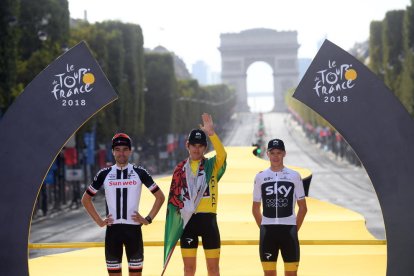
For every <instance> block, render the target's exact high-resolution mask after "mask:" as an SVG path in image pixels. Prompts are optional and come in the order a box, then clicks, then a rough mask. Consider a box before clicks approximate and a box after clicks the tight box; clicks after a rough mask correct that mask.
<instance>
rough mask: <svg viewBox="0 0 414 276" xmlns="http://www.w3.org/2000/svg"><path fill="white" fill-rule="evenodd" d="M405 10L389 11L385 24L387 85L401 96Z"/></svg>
mask: <svg viewBox="0 0 414 276" xmlns="http://www.w3.org/2000/svg"><path fill="white" fill-rule="evenodd" d="M404 12H405V11H403V10H398V11H389V12H387V13H386V15H385V19H384V22H383V24H384V25H383V36H382V39H383V43H382V44H383V67H384V71H385V75H384V76H385V77H384V81H385V84H386V85H387V86H388V87H389V88H390V89H391V91H393V92H394V94H395V95H397V96H399V90H400V82H401V72H402V60H403V59H404V55H403V35H402V32H401V30H402V27H403V19H404Z"/></svg>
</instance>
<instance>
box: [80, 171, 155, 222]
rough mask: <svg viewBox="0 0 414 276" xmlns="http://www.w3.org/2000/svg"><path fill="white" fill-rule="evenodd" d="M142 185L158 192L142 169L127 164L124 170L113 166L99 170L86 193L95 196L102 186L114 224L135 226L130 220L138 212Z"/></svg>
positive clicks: (149, 176)
mask: <svg viewBox="0 0 414 276" xmlns="http://www.w3.org/2000/svg"><path fill="white" fill-rule="evenodd" d="M142 184H144V185H145V186H146V187H147V188H148V189H149V190H150V191H151V192H152V193H155V192H156V191H158V190H159V188H158V186H157V184H155V183H154V180H153V179H152V177H151V175H150V174H149V173H148V172H147V171H146V170H145V169H144V168H143V167H137V166H134V165H132V164H128V165H127V166H126V167H125V168H122V170H121V168H119V167H117V165H113V166H111V167H108V168H104V169H102V170H100V171H99V172H98V173H97V174H96V176H95V178H94V179H93V182H92V184H91V185H90V186H89V187H88V189H87V190H86V192H87V193H88V194H89V195H90V196H95V195H96V193H97V192H98V190H99V189H100V188H101V187H102V186H103V187H104V189H105V198H106V204H107V207H108V212H109V214H111V215H112V218H113V219H114V224H135V225H138V224H139V223H138V222H135V221H133V220H132V218H131V216H132V215H133V214H134V212H138V211H139V210H138V206H139V201H140V198H141V190H142Z"/></svg>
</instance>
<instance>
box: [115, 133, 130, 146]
mask: <svg viewBox="0 0 414 276" xmlns="http://www.w3.org/2000/svg"><path fill="white" fill-rule="evenodd" d="M131 144H132V143H131V138H130V137H129V136H128V135H127V134H125V133H117V134H115V136H114V137H113V138H112V149H114V148H115V147H116V146H127V147H128V148H129V149H131Z"/></svg>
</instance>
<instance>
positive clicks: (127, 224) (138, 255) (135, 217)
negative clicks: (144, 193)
mask: <svg viewBox="0 0 414 276" xmlns="http://www.w3.org/2000/svg"><path fill="white" fill-rule="evenodd" d="M112 154H113V156H114V159H115V162H116V163H115V165H113V166H111V167H107V168H104V169H102V170H100V171H99V172H98V173H97V174H96V176H95V178H94V179H93V182H92V184H91V185H90V186H89V187H88V188H87V190H86V191H85V193H84V195H83V197H82V204H83V206H84V207H85V209H86V211H87V212H88V213H89V215H90V216H91V217H92V219H93V220H94V221H95V222H96V224H98V225H99V226H100V227H104V226H106V235H105V258H106V265H107V270H108V273H109V275H111V276H120V275H122V254H123V247H124V246H125V252H126V255H127V260H128V268H129V275H130V276H140V275H141V274H142V268H143V262H144V254H143V250H144V248H143V240H142V231H141V226H142V225H148V224H151V222H152V220H153V219H154V218H155V216H156V215H157V213H158V211H159V210H160V208H161V206H162V204H163V202H164V194H163V192H162V191H161V190H160V188H159V187H158V186H157V184H155V182H154V180H153V179H152V177H151V175H150V174H149V173H148V172H147V171H146V170H145V169H144V168H143V167H140V166H139V167H137V166H135V165H132V164H130V163H129V162H128V160H129V157H130V155H131V138H130V137H129V136H128V135H126V134H125V133H118V134H116V135H115V136H114V137H113V138H112ZM143 185H145V187H147V188H148V189H149V190H150V191H151V192H152V194H153V195H154V197H155V201H154V204H153V206H152V208H151V210H150V212H149V214H148V215H147V216H146V217H143V216H142V215H141V214H140V213H139V201H140V197H141V189H142V186H143ZM101 187H103V188H104V189H105V199H106V205H107V212H108V213H107V216H106V217H105V218H101V216H100V215H99V214H98V212H97V211H96V209H95V206H94V205H93V202H92V198H93V197H94V196H95V195H96V193H97V192H98V190H99V189H100V188H101Z"/></svg>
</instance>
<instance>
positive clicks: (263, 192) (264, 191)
mask: <svg viewBox="0 0 414 276" xmlns="http://www.w3.org/2000/svg"><path fill="white" fill-rule="evenodd" d="M304 198H305V192H304V189H303V183H302V179H301V177H300V175H299V173H298V172H296V171H294V170H292V169H289V168H286V167H284V168H283V169H282V170H281V171H278V172H274V171H272V170H271V169H270V168H268V169H266V170H264V171H262V172H260V173H258V174H257V175H256V178H255V180H254V189H253V201H254V202H261V203H262V205H263V216H262V225H265V224H285V225H296V214H295V205H296V201H297V200H302V199H304Z"/></svg>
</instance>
